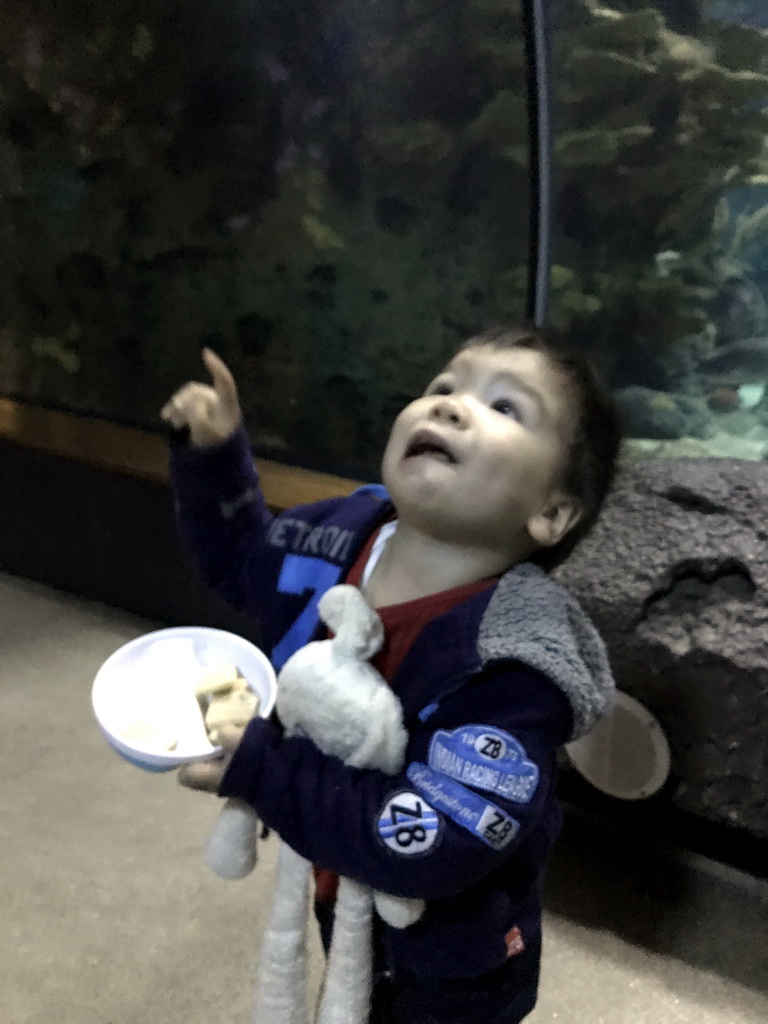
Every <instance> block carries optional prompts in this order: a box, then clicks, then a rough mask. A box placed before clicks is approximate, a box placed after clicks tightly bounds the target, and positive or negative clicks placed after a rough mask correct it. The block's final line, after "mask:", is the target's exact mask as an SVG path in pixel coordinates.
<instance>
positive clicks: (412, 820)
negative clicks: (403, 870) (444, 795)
mask: <svg viewBox="0 0 768 1024" xmlns="http://www.w3.org/2000/svg"><path fill="white" fill-rule="evenodd" d="M376 830H377V832H378V834H379V839H381V841H382V843H384V845H385V846H386V847H387V848H388V849H390V850H392V852H393V853H399V854H400V855H401V856H404V857H413V856H415V855H417V854H421V853H428V852H429V850H431V849H432V847H433V846H434V845H435V843H436V842H437V840H438V838H439V836H440V832H441V830H442V819H441V818H440V815H439V814H437V813H436V811H435V810H434V808H432V807H430V805H429V804H428V803H427V802H426V800H425V799H424V797H423V796H420V795H419V794H418V793H414V792H412V791H411V790H407V789H406V790H401V791H400V792H399V793H395V794H394V796H391V797H389V799H388V800H387V802H386V803H385V804H384V806H383V807H382V809H381V812H380V813H379V817H378V819H377V821H376Z"/></svg>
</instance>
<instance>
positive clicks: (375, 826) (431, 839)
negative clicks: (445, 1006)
mask: <svg viewBox="0 0 768 1024" xmlns="http://www.w3.org/2000/svg"><path fill="white" fill-rule="evenodd" d="M570 728H571V710H570V705H569V704H568V701H567V700H566V698H565V697H564V696H563V694H562V693H561V692H560V690H558V689H557V688H556V687H555V685H554V684H553V683H551V682H550V681H549V680H548V679H547V678H545V677H544V676H542V675H540V674H538V673H535V672H533V671H531V670H529V669H527V668H524V667H521V666H512V665H504V664H499V665H497V666H494V667H491V668H489V669H487V670H485V671H484V672H483V673H481V674H480V675H478V676H477V677H475V679H474V680H473V681H472V682H471V683H469V684H467V685H466V686H465V687H463V688H462V690H461V691H460V692H459V693H457V694H454V695H453V696H451V697H449V698H446V699H445V700H444V702H443V703H442V704H441V705H440V706H439V707H438V710H437V711H436V712H435V713H434V714H433V715H432V716H431V717H430V718H429V719H428V721H427V722H425V723H422V724H420V725H419V726H418V728H417V729H416V730H415V731H414V732H412V733H411V740H410V743H409V748H408V752H407V760H408V764H407V766H406V768H405V769H404V770H403V772H402V773H401V774H400V775H398V776H395V777H393V776H387V775H384V774H382V773H381V772H378V771H373V770H365V769H355V768H350V767H347V766H346V765H345V764H343V762H342V761H340V760H338V759H337V758H335V757H332V756H327V755H325V754H323V753H322V752H321V751H320V750H319V749H318V748H317V747H316V746H315V745H314V744H313V743H312V742H311V741H310V740H309V739H307V738H305V737H300V736H295V737H287V736H285V735H284V734H283V732H282V730H281V729H280V727H279V726H278V725H275V724H274V723H272V722H267V721H264V720H255V721H254V722H252V723H251V724H250V725H249V727H248V729H247V730H246V733H245V736H244V739H243V741H242V743H241V745H240V747H239V748H238V750H237V751H236V753H235V756H234V758H233V759H232V761H231V763H230V766H229V768H228V771H227V773H226V775H225V777H224V780H223V783H222V786H221V791H220V792H221V795H222V796H230V797H238V798H240V799H243V800H245V801H246V802H247V803H249V804H250V805H251V806H252V807H253V808H254V809H255V811H256V812H257V814H258V815H259V816H260V817H261V819H262V820H263V821H264V823H265V824H266V825H268V826H270V827H271V828H274V829H275V830H276V831H277V832H278V834H279V835H280V836H281V837H282V838H283V839H284V840H285V842H287V843H288V844H289V845H290V846H291V847H293V849H295V850H296V851H297V852H298V853H299V854H300V855H301V856H303V857H305V858H306V859H307V860H310V861H312V863H314V864H316V865H318V866H319V867H323V868H326V869H328V870H331V871H335V872H336V873H338V874H340V875H345V876H347V877H350V878H354V879H356V880H357V881H359V882H361V883H363V884H366V885H370V886H372V887H373V888H375V889H377V890H379V891H382V892H388V893H391V894H393V895H398V896H410V897H416V898H421V899H426V900H434V899H441V898H443V897H446V896H450V895H453V894H455V893H457V892H460V891H461V890H463V889H466V888H468V887H469V886H471V885H472V884H474V883H475V882H477V881H478V880H479V879H480V878H482V877H483V876H484V875H486V874H488V873H490V872H491V871H493V870H494V869H495V868H497V867H498V866H499V865H501V864H502V863H503V862H504V861H505V860H506V859H507V858H508V856H509V854H510V852H511V851H512V850H514V849H515V847H516V846H517V845H518V844H519V843H520V842H522V841H523V839H524V838H525V836H526V834H527V833H528V832H529V831H530V830H531V829H533V828H535V827H536V825H537V823H538V821H539V820H540V818H541V817H542V814H543V813H544V810H545V809H546V808H547V805H548V803H549V801H550V798H551V791H552V787H553V785H554V771H555V754H556V750H557V748H558V747H559V746H560V745H561V744H562V743H563V742H564V741H565V739H566V737H567V735H568V733H569V730H570ZM462 730H464V732H463V733H462ZM467 730H468V732H467ZM438 733H439V736H438ZM484 734H488V735H489V736H491V737H494V736H495V737H497V738H499V737H506V738H507V740H509V739H510V738H511V739H513V741H514V743H516V744H518V745H519V747H517V748H516V749H518V750H522V751H523V752H524V763H525V764H526V766H527V778H528V779H529V780H530V781H529V782H528V783H527V784H526V785H525V786H522V787H521V788H518V789H517V791H515V789H514V786H513V787H512V791H511V796H502V795H499V792H498V790H499V788H504V787H503V786H500V785H497V786H496V790H497V791H495V792H492V791H489V789H488V785H489V780H490V778H491V777H487V778H485V779H483V780H481V781H482V784H481V785H480V786H478V785H475V784H471V783H470V782H467V781H464V782H459V781H457V778H456V775H457V773H458V770H459V769H458V767H457V764H458V763H455V764H454V765H453V766H451V765H449V764H447V763H443V767H444V768H447V769H448V771H449V772H450V773H451V774H450V775H449V774H444V773H443V772H441V771H439V770H435V768H434V767H433V766H434V765H435V764H436V763H437V762H436V760H435V757H434V753H433V755H432V756H431V755H430V751H431V750H433V745H432V741H433V740H434V739H435V737H436V736H438V739H439V738H440V737H444V736H446V735H448V736H458V735H463V736H466V735H472V736H473V735H477V736H478V737H479V738H482V737H483V735H484ZM499 742H500V740H499ZM510 745H514V744H510ZM475 760H477V759H475ZM430 761H431V762H432V764H430ZM470 762H471V758H470ZM470 762H468V763H470ZM471 767H472V765H471V763H470V768H471ZM425 769H426V772H425ZM478 778H480V776H478ZM435 787H437V788H435ZM438 790H439V791H440V793H441V794H442V795H439V794H438ZM507 792H508V793H509V792H510V790H509V789H508V790H507ZM484 809H486V810H485V811H484ZM484 815H485V818H484V820H483V817H484ZM508 823H509V824H508ZM494 826H495V829H496V831H495V834H494V832H493V829H494ZM487 829H490V830H491V831H490V832H488V831H487Z"/></svg>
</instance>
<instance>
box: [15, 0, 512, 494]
mask: <svg viewBox="0 0 768 1024" xmlns="http://www.w3.org/2000/svg"><path fill="white" fill-rule="evenodd" d="M529 209H530V203H529V167H528V118H527V113H526V55H525V48H524V44H523V30H522V27H521V9H520V5H519V4H518V3H517V2H514V3H488V2H486V0H471V2H469V3H462V4H450V3H446V2H445V0H409V2H407V3H400V2H396V0H304V2H298V3H295V4H285V3H276V2H272V0H263V2H259V3H252V2H250V0H180V2H179V3H177V4H174V5H173V8H172V12H171V10H170V9H169V7H168V4H166V3H162V2H160V0H130V2H128V0H116V2H114V3H111V4H108V5H105V4H102V3H96V2H90V0H85V2H84V0H64V2H62V0H56V2H54V0H25V2H24V3H21V2H19V0H9V2H8V3H6V4H4V9H3V18H2V22H1V23H0V261H1V262H2V266H1V269H0V332H1V333H0V391H2V392H3V393H4V394H5V395H6V396H10V397H16V398H19V399H22V400H25V401H29V402H33V403H37V404H40V405H45V406H55V407H58V408H64V409H68V410H74V411H78V412H85V413H88V414H95V415H97V416H103V417H107V418H109V419H111V420H114V421H117V422H120V423H124V424H131V425H138V426H143V427H148V428H152V427H159V419H158V410H159V408H160V407H161V405H162V403H163V402H164V401H165V400H166V399H167V397H168V396H169V394H170V393H171V392H172V391H173V390H174V389H175V388H176V387H178V386H179V385H180V384H181V383H183V382H184V380H186V379H189V378H199V376H200V374H201V372H203V371H202V367H201V363H200V349H201V346H203V345H209V346H211V347H212V348H214V349H215V350H216V351H217V352H219V353H220V354H221V355H222V356H223V358H224V359H225V360H226V361H227V362H228V363H229V364H230V366H231V367H232V369H233V371H234V373H235V375H236V378H237V379H238V381H239V383H240V386H241V391H242V401H243V406H244V410H245V413H246V418H247V422H248V425H249V429H250V431H251V436H252V439H253V441H254V444H255V447H256V450H257V451H258V452H260V453H261V454H266V455H271V456H273V457H277V458H282V459H284V460H285V461H291V462H296V463H299V464H305V465H308V466H313V467H318V468H327V469H331V470H335V471H338V472H353V473H359V474H365V475H373V474H375V473H376V472H377V470H378V459H379V452H380V450H381V447H382V443H383V439H384V437H385V436H386V431H387V427H388V425H389V423H390V421H391V419H392V417H393V416H394V415H395V414H396V412H397V411H399V408H400V407H401V406H402V405H403V404H404V403H405V402H406V401H408V400H409V399H410V398H411V397H412V396H414V395H416V394H418V393H419V392H420V390H421V388H422V387H423V385H424V383H425V381H426V379H428V378H429V377H430V375H432V374H433V373H434V372H435V371H436V370H437V369H438V368H439V367H440V366H441V365H442V363H443V362H444V360H445V358H446V357H447V356H448V355H449V354H451V352H452V350H453V349H454V348H455V346H456V344H457V342H458V341H459V340H460V339H463V338H464V337H465V336H466V335H467V334H468V333H471V332H472V331H474V330H476V329H478V328H479V327H481V326H483V325H485V324H487V323H488V322H490V321H498V320H500V319H503V318H508V317H512V318H519V317H520V316H521V315H522V313H523V311H524V306H525V302H526V290H527V283H528V282H527V264H528V249H529V239H528V232H529V220H530V215H529Z"/></svg>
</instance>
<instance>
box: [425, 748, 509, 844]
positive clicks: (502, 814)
mask: <svg viewBox="0 0 768 1024" xmlns="http://www.w3.org/2000/svg"><path fill="white" fill-rule="evenodd" d="M406 774H407V776H408V779H409V780H410V781H411V782H412V783H413V785H414V786H415V787H416V789H417V790H418V791H419V792H420V793H422V794H424V795H425V796H427V797H428V798H429V800H430V802H431V803H432V805H433V806H434V807H436V808H437V810H439V811H442V812H443V814H447V815H448V817H449V818H451V819H452V820H453V821H455V822H456V824H457V825H461V827H462V828H465V829H466V830H467V831H468V832H471V833H472V834H473V835H475V836H477V838H478V839H481V840H482V841H483V842H484V843H485V844H486V845H487V846H490V847H492V849H494V850H503V849H505V848H506V847H507V846H509V844H510V843H511V842H512V840H513V839H514V838H515V836H516V835H517V833H518V831H519V829H520V823H519V822H518V821H516V820H515V819H514V818H513V817H512V816H511V815H509V814H507V812H506V811H503V810H502V809H501V808H500V807H497V806H496V804H492V803H489V802H488V801H487V800H484V799H483V797H481V796H478V795H477V793H473V792H472V791H471V790H469V789H467V788H466V786H462V785H460V783H458V782H452V781H451V780H450V779H448V778H446V777H445V776H444V775H438V773H437V772H434V771H432V769H431V768H429V767H427V765H425V764H419V763H418V762H414V763H413V764H410V765H409V766H408V770H407V772H406Z"/></svg>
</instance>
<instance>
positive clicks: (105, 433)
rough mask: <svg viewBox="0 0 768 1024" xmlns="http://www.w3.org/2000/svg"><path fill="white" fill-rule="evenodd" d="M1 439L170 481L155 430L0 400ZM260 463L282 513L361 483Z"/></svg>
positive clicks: (270, 499)
mask: <svg viewBox="0 0 768 1024" xmlns="http://www.w3.org/2000/svg"><path fill="white" fill-rule="evenodd" d="M0 439H3V440H6V441H11V442H13V443H14V444H18V445H22V446H23V447H25V448H33V449H36V450H37V451H42V452H45V453H46V454H48V455H57V456H59V457H60V458H64V459H72V460H73V461H75V462H84V463H86V464H87V465H89V466H94V467H96V468H98V469H106V470H109V471H110V472H113V473H122V474H124V475H126V476H132V477H137V478H138V479H140V480H149V481H151V482H152V483H164V484H167V483H168V454H167V445H166V441H165V438H164V437H163V436H162V435H160V434H155V433H152V432H151V431H147V430H136V429H134V428H131V427H120V426H117V425H116V424H114V423H110V422H109V420H100V419H91V418H90V417H86V416H78V415H76V414H74V413H66V412H55V411H53V410H50V409H41V408H39V407H37V406H34V405H26V404H24V403H22V402H16V401H13V400H11V399H8V398H0ZM256 465H257V467H258V470H259V474H260V476H261V484H262V489H263V491H264V496H265V498H266V500H267V504H268V505H270V506H271V507H272V508H277V509H284V508H291V507H292V506H293V505H301V504H304V503H305V502H312V501H321V500H323V499H324V498H335V497H338V496H339V495H341V494H349V493H350V492H351V491H353V490H354V489H355V488H356V487H358V486H359V485H360V482H359V481H357V480H348V479H346V478H345V477H340V476H332V475H330V474H327V473H314V472H312V471H311V470H306V469H297V468H295V467H293V466H284V465H283V464H282V463H280V462H272V461H271V460H269V459H257V460H256Z"/></svg>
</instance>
